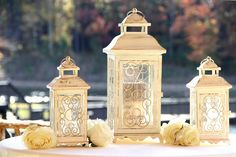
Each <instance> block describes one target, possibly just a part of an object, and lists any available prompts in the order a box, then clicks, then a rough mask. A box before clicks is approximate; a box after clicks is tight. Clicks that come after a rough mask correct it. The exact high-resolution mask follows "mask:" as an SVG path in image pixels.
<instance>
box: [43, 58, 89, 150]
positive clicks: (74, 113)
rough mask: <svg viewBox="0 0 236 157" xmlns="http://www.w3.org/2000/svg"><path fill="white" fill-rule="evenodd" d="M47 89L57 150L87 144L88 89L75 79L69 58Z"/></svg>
mask: <svg viewBox="0 0 236 157" xmlns="http://www.w3.org/2000/svg"><path fill="white" fill-rule="evenodd" d="M58 70H59V77H56V78H55V79H54V80H52V82H51V83H50V84H48V86H47V87H48V88H49V89H50V125H51V127H52V129H53V130H54V132H55V133H56V135H57V145H58V146H61V145H63V146H75V145H83V144H86V145H87V144H88V140H87V91H88V89H89V88H90V86H89V85H88V84H87V83H86V82H84V81H83V80H82V79H81V78H80V77H78V70H79V67H77V66H76V65H75V62H74V60H73V59H71V58H70V57H69V56H68V57H66V58H65V59H63V60H62V62H61V65H60V66H59V67H58Z"/></svg>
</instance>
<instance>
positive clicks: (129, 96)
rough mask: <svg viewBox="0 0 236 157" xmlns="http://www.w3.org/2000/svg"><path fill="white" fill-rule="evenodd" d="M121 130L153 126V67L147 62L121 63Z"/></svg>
mask: <svg viewBox="0 0 236 157" xmlns="http://www.w3.org/2000/svg"><path fill="white" fill-rule="evenodd" d="M121 63H122V64H121V68H122V79H121V80H122V93H123V107H122V108H121V110H122V112H121V113H122V115H121V116H122V128H148V127H149V126H153V104H154V102H153V101H154V100H153V91H154V90H153V88H154V87H153V80H154V66H153V64H152V63H150V62H148V61H121Z"/></svg>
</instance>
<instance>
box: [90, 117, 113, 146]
mask: <svg viewBox="0 0 236 157" xmlns="http://www.w3.org/2000/svg"><path fill="white" fill-rule="evenodd" d="M89 134H90V141H91V142H92V143H93V144H94V145H96V146H99V147H105V146H107V145H109V144H111V143H112V141H113V132H112V130H111V128H110V127H109V126H108V125H107V124H106V123H105V122H104V121H102V120H97V121H95V122H94V126H93V127H92V128H91V130H90V133H89Z"/></svg>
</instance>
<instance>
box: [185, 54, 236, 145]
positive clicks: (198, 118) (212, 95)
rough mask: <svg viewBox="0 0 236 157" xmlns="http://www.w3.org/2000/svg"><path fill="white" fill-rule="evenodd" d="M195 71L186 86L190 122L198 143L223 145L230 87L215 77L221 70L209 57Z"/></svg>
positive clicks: (226, 138) (226, 136)
mask: <svg viewBox="0 0 236 157" xmlns="http://www.w3.org/2000/svg"><path fill="white" fill-rule="evenodd" d="M197 69H198V70H199V76H196V77H195V78H194V79H193V80H192V81H191V82H189V83H188V84H187V85H186V86H187V87H188V88H190V123H191V124H192V125H195V126H196V127H197V128H198V130H199V132H200V139H201V140H202V141H208V142H210V143H217V142H219V141H226V142H227V141H228V134H229V114H230V111H229V89H230V88H232V86H231V85H230V84H229V83H228V82H227V81H225V80H224V78H222V77H220V76H219V71H220V70H221V68H220V67H218V66H217V65H216V64H215V62H214V61H213V60H212V59H211V58H210V57H207V58H206V59H204V60H203V61H202V62H201V65H200V66H199V67H198V68H197Z"/></svg>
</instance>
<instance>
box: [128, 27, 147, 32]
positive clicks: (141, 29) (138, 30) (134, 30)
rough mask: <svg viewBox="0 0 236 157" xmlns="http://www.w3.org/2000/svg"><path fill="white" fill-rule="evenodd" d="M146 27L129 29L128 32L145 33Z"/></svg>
mask: <svg viewBox="0 0 236 157" xmlns="http://www.w3.org/2000/svg"><path fill="white" fill-rule="evenodd" d="M143 30H144V27H127V32H144V31H143Z"/></svg>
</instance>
